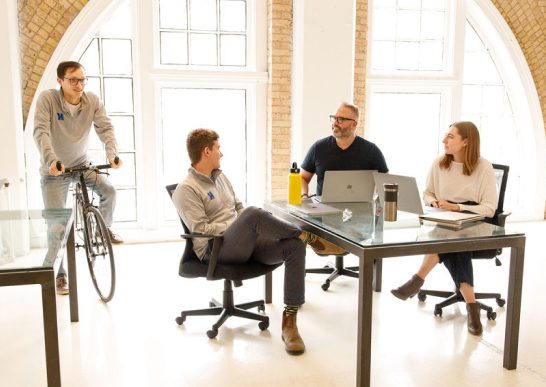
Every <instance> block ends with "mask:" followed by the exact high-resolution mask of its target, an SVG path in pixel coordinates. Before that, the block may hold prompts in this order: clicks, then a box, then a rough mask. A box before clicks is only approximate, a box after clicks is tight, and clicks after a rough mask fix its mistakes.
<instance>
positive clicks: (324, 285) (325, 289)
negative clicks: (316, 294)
mask: <svg viewBox="0 0 546 387" xmlns="http://www.w3.org/2000/svg"><path fill="white" fill-rule="evenodd" d="M320 287H321V288H322V290H324V291H327V290H328V288H329V287H330V282H325V283H323V284H322V285H320Z"/></svg>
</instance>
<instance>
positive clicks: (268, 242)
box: [218, 207, 305, 305]
mask: <svg viewBox="0 0 546 387" xmlns="http://www.w3.org/2000/svg"><path fill="white" fill-rule="evenodd" d="M300 234H301V229H300V228H299V227H298V226H296V225H293V224H291V223H288V222H285V221H284V220H282V219H279V218H276V217H274V216H273V215H271V214H270V213H269V212H267V211H264V210H262V209H261V208H257V207H247V208H246V209H245V210H244V211H243V212H242V213H241V215H239V217H238V218H237V220H235V222H233V223H232V224H231V225H230V226H229V227H228V228H227V230H226V232H225V233H224V240H223V243H222V247H221V249H220V252H219V254H218V262H220V263H230V264H242V263H244V262H246V261H249V260H252V261H255V262H259V263H263V264H265V265H274V264H277V263H282V262H284V303H285V304H286V305H302V304H303V303H304V302H305V283H304V280H305V244H304V243H303V242H302V241H301V240H300V239H299V238H298V236H299V235H300Z"/></svg>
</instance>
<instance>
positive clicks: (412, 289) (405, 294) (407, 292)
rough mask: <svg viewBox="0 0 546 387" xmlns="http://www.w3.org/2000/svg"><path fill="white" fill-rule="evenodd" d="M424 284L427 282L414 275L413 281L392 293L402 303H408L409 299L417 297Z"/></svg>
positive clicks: (393, 290)
mask: <svg viewBox="0 0 546 387" xmlns="http://www.w3.org/2000/svg"><path fill="white" fill-rule="evenodd" d="M424 283H425V280H423V279H422V278H421V277H419V276H418V275H417V274H414V275H413V277H411V279H410V280H409V281H408V282H406V283H405V284H404V285H402V286H399V287H398V288H396V289H392V290H391V293H392V294H393V295H394V296H395V297H397V298H399V299H401V300H402V301H406V300H407V299H408V298H411V297H413V296H415V295H416V294H417V293H418V292H419V290H420V289H421V286H423V284H424Z"/></svg>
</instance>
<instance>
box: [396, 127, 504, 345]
mask: <svg viewBox="0 0 546 387" xmlns="http://www.w3.org/2000/svg"><path fill="white" fill-rule="evenodd" d="M443 143H444V148H445V154H444V155H443V156H441V157H440V158H438V159H437V160H436V161H435V162H434V163H433V164H432V166H431V168H430V171H429V174H428V178H427V186H426V190H425V193H424V200H425V203H426V204H427V205H429V206H432V207H436V208H442V209H446V210H449V211H470V212H473V213H476V214H479V215H483V216H485V217H493V216H494V215H495V209H496V203H497V190H496V183H495V174H494V172H493V166H492V165H491V163H490V162H489V161H487V160H486V159H484V158H483V157H480V135H479V132H478V129H477V128H476V126H475V125H474V124H473V123H472V122H456V123H454V124H452V125H451V126H450V127H449V132H448V133H447V134H446V136H445V138H444V140H443ZM438 263H443V264H444V265H445V267H446V268H447V270H448V271H449V273H450V274H451V277H452V278H453V281H455V284H456V286H457V288H458V289H459V291H460V292H461V294H462V296H463V297H464V299H465V301H466V309H467V313H468V331H469V332H470V333H471V334H473V335H480V334H481V333H482V324H481V321H480V307H479V305H478V304H477V303H476V298H475V295H474V276H473V270H472V252H471V251H463V252H456V253H443V254H427V255H425V257H424V259H423V262H422V263H421V267H420V268H419V270H418V271H417V273H416V274H414V275H413V277H412V278H411V279H410V280H409V281H407V282H406V283H405V284H403V285H402V286H400V287H398V288H396V289H393V290H392V291H391V293H392V294H393V295H394V296H396V297H397V298H399V299H401V300H407V299H408V298H409V297H413V296H414V295H415V294H417V293H418V292H419V290H420V289H421V287H422V286H423V283H424V280H425V278H426V276H427V275H428V274H429V273H430V272H431V271H432V269H434V268H435V267H436V265H437V264H438Z"/></svg>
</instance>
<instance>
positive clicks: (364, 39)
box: [353, 0, 368, 135]
mask: <svg viewBox="0 0 546 387" xmlns="http://www.w3.org/2000/svg"><path fill="white" fill-rule="evenodd" d="M355 16H356V20H355V21H356V22H355V52H354V56H355V63H354V78H353V103H355V104H356V105H357V106H358V107H359V108H360V122H359V123H358V133H359V134H360V135H364V126H365V121H366V116H365V114H364V111H365V109H364V108H365V104H366V57H367V52H368V49H367V46H368V36H367V35H368V0H356V15H355Z"/></svg>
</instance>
